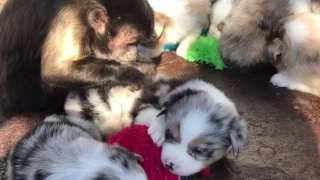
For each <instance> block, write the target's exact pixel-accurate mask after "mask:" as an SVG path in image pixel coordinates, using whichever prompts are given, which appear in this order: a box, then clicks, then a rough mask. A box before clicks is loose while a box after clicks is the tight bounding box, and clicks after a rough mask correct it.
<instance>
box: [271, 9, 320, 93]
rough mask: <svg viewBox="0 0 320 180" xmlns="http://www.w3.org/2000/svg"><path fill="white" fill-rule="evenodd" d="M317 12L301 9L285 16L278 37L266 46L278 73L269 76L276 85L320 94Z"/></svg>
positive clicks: (319, 24) (318, 17)
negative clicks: (297, 12)
mask: <svg viewBox="0 0 320 180" xmlns="http://www.w3.org/2000/svg"><path fill="white" fill-rule="evenodd" d="M319 32H320V15H318V14H313V13H302V14H299V15H293V16H290V17H288V18H286V19H285V20H284V23H283V25H282V26H281V27H280V29H279V33H280V38H275V39H274V40H273V41H272V42H271V43H270V45H269V46H268V53H269V58H270V59H271V60H273V64H274V65H275V66H276V67H277V69H278V71H279V73H278V74H276V75H274V76H273V77H272V78H271V83H272V84H274V85H275V86H278V87H286V88H288V89H291V90H298V91H301V92H306V93H311V94H314V95H317V96H320V56H319V55H320V34H319Z"/></svg>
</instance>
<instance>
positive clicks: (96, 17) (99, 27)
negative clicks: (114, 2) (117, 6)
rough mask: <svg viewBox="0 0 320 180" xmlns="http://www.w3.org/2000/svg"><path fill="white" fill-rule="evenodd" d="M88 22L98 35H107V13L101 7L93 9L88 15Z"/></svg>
mask: <svg viewBox="0 0 320 180" xmlns="http://www.w3.org/2000/svg"><path fill="white" fill-rule="evenodd" d="M88 22H89V24H90V25H91V27H92V28H93V29H94V30H95V31H96V32H97V33H98V34H101V35H103V34H105V32H106V24H107V23H108V16H107V11H106V10H105V9H103V8H100V7H96V8H94V9H91V10H90V11H89V13H88Z"/></svg>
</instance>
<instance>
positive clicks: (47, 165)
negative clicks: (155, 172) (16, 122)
mask: <svg viewBox="0 0 320 180" xmlns="http://www.w3.org/2000/svg"><path fill="white" fill-rule="evenodd" d="M99 140H101V135H100V133H99V131H98V129H97V128H96V126H95V125H94V124H92V123H90V122H89V121H86V120H83V119H79V118H72V117H64V116H55V115H54V116H49V117H47V118H46V119H45V120H44V122H42V123H41V124H40V125H38V126H37V127H36V128H35V129H34V130H33V132H31V133H29V134H28V135H27V136H26V137H24V138H23V139H22V140H21V141H20V142H19V143H18V144H17V145H16V146H15V147H14V149H13V150H12V151H11V154H10V157H9V163H8V177H9V180H21V179H24V180H34V179H46V180H54V179H61V180H63V179H65V180H67V179H68V180H71V179H74V180H76V179H79V180H81V179H82V180H97V179H99V180H103V179H117V180H133V179H134V180H147V177H146V174H145V172H144V171H143V169H142V168H141V166H140V165H139V164H138V161H142V160H143V159H142V157H141V156H140V155H137V154H133V153H131V152H129V151H127V150H126V149H124V148H121V147H119V146H110V145H107V144H105V143H103V142H100V141H99Z"/></svg>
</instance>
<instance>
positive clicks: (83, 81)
mask: <svg viewBox="0 0 320 180" xmlns="http://www.w3.org/2000/svg"><path fill="white" fill-rule="evenodd" d="M46 66H47V67H46ZM46 66H42V79H43V81H44V82H45V83H46V84H48V85H49V86H55V87H63V88H87V87H96V86H99V85H102V84H110V85H111V84H112V85H113V84H114V85H124V86H127V85H138V86H139V85H140V84H142V83H143V82H144V80H145V76H144V74H143V73H141V72H140V71H139V70H137V69H135V68H133V67H130V66H126V65H122V64H120V63H119V62H116V61H113V60H104V59H97V58H96V57H93V56H88V57H85V58H84V59H80V60H74V61H71V60H70V61H64V62H62V63H60V64H59V65H57V64H56V65H55V66H52V67H51V65H50V64H48V63H46Z"/></svg>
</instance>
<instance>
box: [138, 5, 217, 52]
mask: <svg viewBox="0 0 320 180" xmlns="http://www.w3.org/2000/svg"><path fill="white" fill-rule="evenodd" d="M210 1H211V0H197V1H194V0H161V1H159V0H149V4H150V5H151V7H152V8H153V10H154V11H155V28H154V29H155V35H154V39H153V40H151V41H149V42H145V43H143V44H142V45H141V46H140V47H139V52H140V53H142V54H147V55H149V56H151V57H157V56H159V55H160V54H161V53H162V51H163V48H164V46H165V44H176V43H180V45H179V47H178V48H177V51H176V53H177V55H179V56H181V57H184V56H185V55H186V54H187V51H188V49H189V47H190V45H191V44H192V43H193V42H195V41H196V40H197V39H198V37H199V35H200V34H201V31H202V29H203V28H205V27H207V26H208V25H209V24H208V20H209V19H208V18H209V14H210V7H211V2H210Z"/></svg>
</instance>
